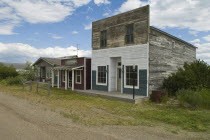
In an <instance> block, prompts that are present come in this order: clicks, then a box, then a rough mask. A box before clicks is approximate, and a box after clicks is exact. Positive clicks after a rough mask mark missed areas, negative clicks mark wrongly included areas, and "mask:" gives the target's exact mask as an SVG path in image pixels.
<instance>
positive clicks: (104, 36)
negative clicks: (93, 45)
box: [101, 31, 107, 47]
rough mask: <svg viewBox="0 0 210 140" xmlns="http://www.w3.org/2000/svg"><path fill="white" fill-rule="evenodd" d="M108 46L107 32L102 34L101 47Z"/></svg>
mask: <svg viewBox="0 0 210 140" xmlns="http://www.w3.org/2000/svg"><path fill="white" fill-rule="evenodd" d="M106 45H107V31H102V32H101V47H106Z"/></svg>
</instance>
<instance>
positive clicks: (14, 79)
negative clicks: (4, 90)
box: [3, 76, 22, 85]
mask: <svg viewBox="0 0 210 140" xmlns="http://www.w3.org/2000/svg"><path fill="white" fill-rule="evenodd" d="M3 83H5V84H6V85H21V84H22V78H21V77H20V76H17V77H9V78H7V79H5V80H3Z"/></svg>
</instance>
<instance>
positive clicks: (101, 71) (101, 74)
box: [98, 66, 106, 84]
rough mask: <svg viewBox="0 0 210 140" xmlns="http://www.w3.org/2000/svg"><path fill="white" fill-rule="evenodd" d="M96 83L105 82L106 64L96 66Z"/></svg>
mask: <svg viewBox="0 0 210 140" xmlns="http://www.w3.org/2000/svg"><path fill="white" fill-rule="evenodd" d="M98 83H101V84H106V66H98Z"/></svg>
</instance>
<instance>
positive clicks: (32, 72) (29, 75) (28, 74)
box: [20, 62, 37, 81]
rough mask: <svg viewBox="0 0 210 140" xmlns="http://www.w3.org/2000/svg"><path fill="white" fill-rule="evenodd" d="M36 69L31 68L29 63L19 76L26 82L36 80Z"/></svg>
mask: <svg viewBox="0 0 210 140" xmlns="http://www.w3.org/2000/svg"><path fill="white" fill-rule="evenodd" d="M36 69H37V68H36V67H33V66H32V64H31V63H30V62H27V63H26V67H25V71H21V72H20V75H21V76H22V77H23V79H25V80H27V81H30V80H32V81H34V80H35V79H36Z"/></svg>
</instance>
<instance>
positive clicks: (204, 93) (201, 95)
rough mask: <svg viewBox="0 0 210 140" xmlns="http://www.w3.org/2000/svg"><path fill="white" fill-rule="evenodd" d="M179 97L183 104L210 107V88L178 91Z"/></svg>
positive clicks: (193, 106)
mask: <svg viewBox="0 0 210 140" xmlns="http://www.w3.org/2000/svg"><path fill="white" fill-rule="evenodd" d="M177 99H178V100H179V101H180V104H181V105H182V106H186V105H188V106H190V107H192V108H197V107H202V108H208V109H210V90H209V89H202V90H199V91H193V90H180V91H178V92H177Z"/></svg>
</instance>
